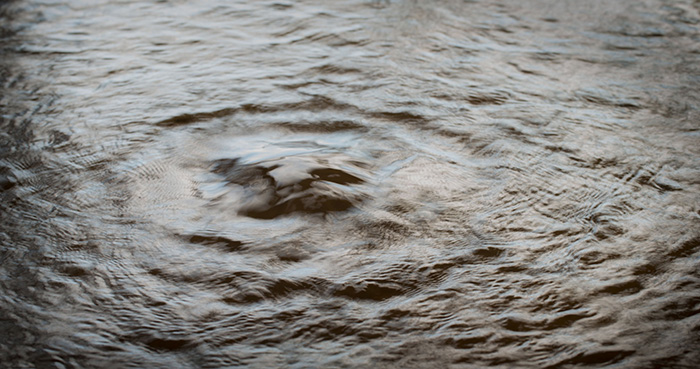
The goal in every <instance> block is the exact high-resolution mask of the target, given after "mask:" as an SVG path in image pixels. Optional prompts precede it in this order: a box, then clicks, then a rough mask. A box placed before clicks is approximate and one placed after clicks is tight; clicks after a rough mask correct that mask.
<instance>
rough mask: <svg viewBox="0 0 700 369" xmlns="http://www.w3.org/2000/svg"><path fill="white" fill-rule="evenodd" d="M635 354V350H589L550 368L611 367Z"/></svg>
mask: <svg viewBox="0 0 700 369" xmlns="http://www.w3.org/2000/svg"><path fill="white" fill-rule="evenodd" d="M635 352H636V351H635V350H624V349H617V350H616V349H599V350H591V351H588V352H582V353H579V354H577V355H575V356H573V357H571V358H569V359H566V360H562V361H560V362H558V363H557V364H555V365H553V366H551V367H552V368H554V367H561V366H570V365H611V364H616V363H619V362H620V361H622V360H624V359H625V358H627V357H629V356H630V355H632V354H634V353H635Z"/></svg>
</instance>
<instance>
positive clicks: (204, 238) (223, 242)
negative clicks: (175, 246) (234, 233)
mask: <svg viewBox="0 0 700 369" xmlns="http://www.w3.org/2000/svg"><path fill="white" fill-rule="evenodd" d="M185 239H187V240H188V241H189V242H192V243H197V244H200V245H216V246H222V247H223V248H224V249H225V250H227V251H240V250H241V249H242V248H243V246H244V245H245V243H244V242H242V241H238V240H234V239H231V238H229V237H226V236H220V235H207V234H195V235H191V236H185Z"/></svg>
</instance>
